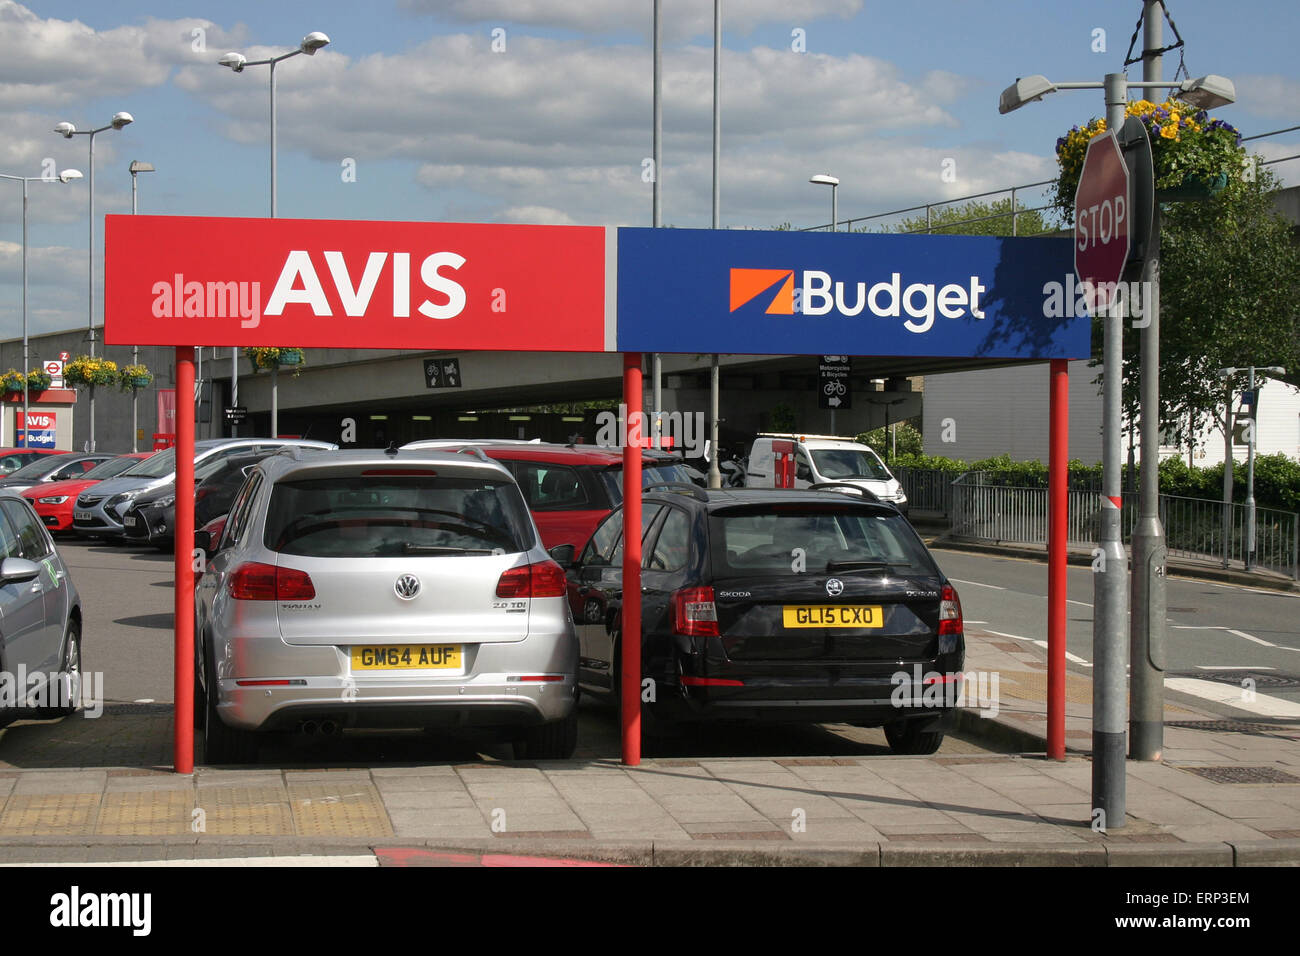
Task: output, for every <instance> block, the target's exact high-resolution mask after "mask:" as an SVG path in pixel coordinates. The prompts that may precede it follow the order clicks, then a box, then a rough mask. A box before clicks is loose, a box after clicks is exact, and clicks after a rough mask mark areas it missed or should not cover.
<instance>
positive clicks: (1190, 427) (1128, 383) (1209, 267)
mask: <svg viewBox="0 0 1300 956" xmlns="http://www.w3.org/2000/svg"><path fill="white" fill-rule="evenodd" d="M1277 188H1278V187H1277V183H1276V180H1275V179H1274V177H1273V176H1272V174H1271V173H1270V172H1269V171H1268V169H1267V168H1266V167H1262V166H1261V167H1258V173H1257V174H1256V175H1255V177H1254V179H1253V180H1251V179H1247V180H1246V181H1244V182H1242V183H1241V184H1240V185H1239V187H1237V188H1230V189H1228V190H1227V191H1225V192H1224V193H1223V194H1221V195H1220V196H1218V197H1216V198H1214V199H1210V200H1208V201H1205V202H1193V203H1187V202H1183V203H1170V204H1166V205H1164V206H1162V207H1161V210H1162V219H1163V224H1162V226H1163V228H1162V233H1161V250H1160V417H1161V426H1162V428H1163V429H1165V431H1166V432H1167V433H1168V434H1170V435H1175V436H1177V440H1178V441H1179V442H1180V443H1183V442H1185V441H1186V440H1187V439H1188V438H1189V437H1190V436H1191V435H1194V434H1195V433H1196V432H1197V431H1199V430H1200V429H1202V428H1204V427H1205V426H1206V424H1207V423H1209V422H1210V421H1213V422H1214V423H1215V424H1216V425H1217V426H1218V427H1219V428H1220V429H1222V428H1223V427H1224V426H1225V422H1224V419H1223V417H1222V416H1221V415H1220V414H1219V412H1220V410H1221V408H1222V406H1223V404H1224V402H1225V399H1226V396H1227V383H1225V382H1224V380H1223V379H1221V378H1220V377H1219V374H1218V371H1219V369H1221V368H1227V367H1236V368H1243V367H1245V366H1249V365H1255V366H1267V365H1282V366H1285V367H1286V369H1287V372H1288V379H1289V380H1290V381H1291V383H1292V384H1297V383H1300V310H1297V307H1296V300H1297V297H1298V296H1300V244H1297V242H1296V237H1295V233H1294V231H1293V228H1292V226H1291V224H1290V223H1288V222H1287V221H1286V219H1284V218H1283V217H1282V216H1281V215H1279V214H1278V212H1277V209H1276V207H1275V206H1274V197H1275V195H1276V191H1277ZM1126 324H1127V323H1126ZM1124 338H1125V342H1124V404H1125V408H1126V411H1127V412H1128V413H1129V417H1135V416H1134V415H1133V410H1134V408H1135V407H1136V404H1137V398H1138V395H1139V394H1140V389H1141V374H1140V373H1141V363H1140V360H1139V343H1140V338H1139V335H1138V333H1137V331H1136V330H1133V329H1131V328H1126V329H1125V336H1124ZM1233 386H1234V389H1235V390H1236V391H1240V390H1241V389H1242V388H1244V387H1245V376H1244V375H1241V376H1238V377H1237V379H1236V380H1235V381H1234V382H1233Z"/></svg>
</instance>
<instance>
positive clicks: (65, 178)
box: [59, 169, 81, 183]
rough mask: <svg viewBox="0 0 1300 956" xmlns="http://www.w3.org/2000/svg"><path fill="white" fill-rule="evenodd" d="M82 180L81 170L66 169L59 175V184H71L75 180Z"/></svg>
mask: <svg viewBox="0 0 1300 956" xmlns="http://www.w3.org/2000/svg"><path fill="white" fill-rule="evenodd" d="M80 178H81V170H79V169H65V170H63V171H62V172H61V173H59V182H61V183H70V182H72V181H73V180H74V179H80Z"/></svg>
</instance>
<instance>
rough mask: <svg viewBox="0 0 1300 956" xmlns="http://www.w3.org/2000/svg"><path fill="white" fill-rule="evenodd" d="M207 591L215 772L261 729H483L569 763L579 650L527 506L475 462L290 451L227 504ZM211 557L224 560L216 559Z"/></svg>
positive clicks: (203, 681) (208, 696) (203, 662)
mask: <svg viewBox="0 0 1300 956" xmlns="http://www.w3.org/2000/svg"><path fill="white" fill-rule="evenodd" d="M199 539H200V540H199V542H198V544H199V546H200V547H204V546H205V545H206V549H207V550H208V551H209V558H208V561H207V563H206V569H205V572H204V573H203V575H202V576H201V577H200V579H199V582H198V584H197V587H196V593H195V614H196V618H197V620H196V626H195V723H196V725H198V726H202V728H203V730H204V741H205V752H206V758H207V761H208V762H209V763H249V762H252V761H254V760H255V759H256V755H257V744H258V740H259V733H261V732H268V731H290V732H293V731H298V730H307V731H314V732H323V733H327V734H328V733H336V732H340V731H342V730H345V729H347V728H353V727H393V728H401V727H424V728H430V729H435V730H436V729H437V728H451V727H485V728H490V729H493V730H496V731H499V732H500V733H501V734H502V736H504V737H506V738H508V739H510V740H511V741H512V742H513V743H514V745H515V750H516V754H517V755H519V756H527V757H530V758H541V759H548V758H556V759H562V758H566V757H569V756H570V755H571V754H572V753H573V750H574V747H575V745H576V742H577V716H576V713H575V706H576V700H575V688H576V686H577V683H576V674H577V665H578V641H577V637H576V635H575V632H574V626H573V620H572V617H571V615H570V613H569V610H568V602H567V601H566V598H565V577H564V572H563V571H562V570H561V569H560V567H559V565H557V564H556V563H555V562H554V561H552V560H551V559H550V558H549V557H548V556H547V554H546V552H545V550H543V548H542V545H541V541H540V538H539V537H538V534H537V529H536V527H535V525H534V524H533V521H532V518H531V516H530V515H529V513H528V509H527V507H526V506H525V504H524V500H523V496H522V495H521V494H520V492H519V487H518V486H517V485H516V484H515V481H514V479H513V478H512V477H511V476H510V474H509V472H507V471H506V470H505V469H504V468H502V467H501V466H500V465H498V464H496V463H495V462H492V461H490V460H488V459H486V458H485V457H482V456H479V455H478V454H476V453H449V452H428V451H416V452H407V451H399V450H396V449H392V450H389V451H376V450H346V451H313V450H308V449H300V448H286V449H283V450H282V451H280V452H278V453H277V454H274V455H271V456H270V457H268V458H266V459H264V460H263V461H262V462H260V463H259V464H258V465H257V466H256V467H255V468H254V469H253V470H252V471H251V472H250V474H249V476H248V478H247V479H246V480H245V482H244V484H243V486H242V487H241V488H240V490H239V493H238V494H237V495H236V497H235V500H234V502H233V504H232V505H231V510H230V517H229V520H228V521H227V522H226V525H225V529H224V531H223V532H222V536H221V540H220V541H219V542H207V541H204V540H203V535H202V534H200V535H199ZM214 546H215V547H214Z"/></svg>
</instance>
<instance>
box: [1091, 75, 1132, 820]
mask: <svg viewBox="0 0 1300 956" xmlns="http://www.w3.org/2000/svg"><path fill="white" fill-rule="evenodd" d="M1103 88H1104V90H1105V93H1106V128H1107V130H1113V131H1115V132H1116V133H1117V134H1118V131H1119V128H1120V127H1121V126H1123V125H1124V112H1125V109H1126V106H1127V101H1128V84H1127V81H1126V78H1125V76H1124V74H1122V73H1108V74H1107V75H1106V77H1105V80H1104V81H1103ZM1103 327H1104V344H1103V346H1102V350H1103V355H1104V358H1105V365H1104V368H1105V376H1104V378H1103V380H1102V383H1103V385H1102V422H1103V426H1102V434H1103V439H1102V466H1101V469H1102V495H1103V501H1102V511H1101V534H1100V537H1099V540H1098V544H1099V545H1100V550H1101V564H1100V566H1099V567H1098V566H1097V565H1095V564H1094V566H1093V568H1094V572H1095V574H1094V577H1093V603H1094V611H1093V618H1092V647H1093V656H1094V659H1095V666H1094V671H1093V673H1094V677H1093V680H1094V690H1093V696H1092V810H1093V814H1094V817H1093V823H1094V825H1095V826H1098V827H1100V828H1102V829H1105V830H1113V829H1118V828H1120V827H1122V826H1124V823H1125V793H1124V754H1125V750H1126V748H1125V740H1126V737H1127V734H1126V733H1125V730H1126V727H1125V724H1126V722H1127V716H1128V715H1127V712H1126V711H1127V707H1126V704H1127V703H1128V700H1127V694H1125V688H1126V684H1127V679H1126V675H1125V672H1124V671H1125V665H1126V663H1127V661H1126V653H1125V652H1126V650H1127V647H1128V640H1127V638H1128V628H1127V627H1126V623H1127V622H1126V620H1125V618H1126V616H1127V611H1128V556H1127V555H1126V554H1125V552H1124V542H1123V539H1122V537H1121V528H1120V502H1122V501H1123V488H1122V477H1121V475H1120V455H1121V452H1122V451H1123V447H1122V445H1123V440H1122V435H1121V428H1120V424H1121V417H1122V416H1121V409H1122V405H1123V400H1122V391H1121V389H1122V383H1123V378H1124V376H1123V374H1122V372H1123V367H1124V344H1123V336H1124V320H1123V310H1122V309H1121V308H1120V307H1119V305H1118V304H1117V302H1116V301H1112V302H1111V304H1110V306H1109V307H1108V308H1106V310H1105V314H1104V316H1103ZM1099 811H1100V816H1098V812H1099Z"/></svg>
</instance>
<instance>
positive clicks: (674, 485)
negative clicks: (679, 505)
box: [641, 481, 709, 501]
mask: <svg viewBox="0 0 1300 956" xmlns="http://www.w3.org/2000/svg"><path fill="white" fill-rule="evenodd" d="M652 488H663V489H665V490H666V491H671V492H674V493H676V494H679V495H681V494H686V495H690V496H691V497H692V498H694V499H695V500H696V501H708V500H709V496H708V494H707V493H706V492H705V491H704V489H703V488H701V487H700V486H699V485H692V484H690V483H688V482H685V481H656V482H654V483H653V484H649V485H642V486H641V491H642V492H646V491H650V490H651V489H652Z"/></svg>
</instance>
